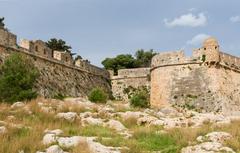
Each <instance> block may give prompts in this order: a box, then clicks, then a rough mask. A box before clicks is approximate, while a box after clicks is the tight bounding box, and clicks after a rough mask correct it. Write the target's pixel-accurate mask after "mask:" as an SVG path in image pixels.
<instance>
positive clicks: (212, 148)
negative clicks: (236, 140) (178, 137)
mask: <svg viewBox="0 0 240 153" xmlns="http://www.w3.org/2000/svg"><path fill="white" fill-rule="evenodd" d="M220 152H227V153H235V152H234V151H233V150H232V149H231V148H228V147H223V146H222V144H221V143H218V142H204V143H201V144H198V145H195V146H188V147H186V148H183V149H182V150H181V153H220Z"/></svg>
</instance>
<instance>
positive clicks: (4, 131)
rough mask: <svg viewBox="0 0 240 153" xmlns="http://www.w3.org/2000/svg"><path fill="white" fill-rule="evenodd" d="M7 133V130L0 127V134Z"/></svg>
mask: <svg viewBox="0 0 240 153" xmlns="http://www.w3.org/2000/svg"><path fill="white" fill-rule="evenodd" d="M6 132H7V128H6V127H5V126H0V134H4V133H6Z"/></svg>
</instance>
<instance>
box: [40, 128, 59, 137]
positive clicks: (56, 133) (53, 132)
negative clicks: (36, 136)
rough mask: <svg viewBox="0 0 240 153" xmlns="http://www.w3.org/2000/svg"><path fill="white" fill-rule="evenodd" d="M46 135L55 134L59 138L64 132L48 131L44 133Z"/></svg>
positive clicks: (57, 130)
mask: <svg viewBox="0 0 240 153" xmlns="http://www.w3.org/2000/svg"><path fill="white" fill-rule="evenodd" d="M44 133H46V134H55V135H57V136H59V135H61V134H63V131H62V130H60V129H55V130H48V129H47V130H45V131H44Z"/></svg>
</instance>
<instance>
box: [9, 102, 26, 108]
mask: <svg viewBox="0 0 240 153" xmlns="http://www.w3.org/2000/svg"><path fill="white" fill-rule="evenodd" d="M24 106H25V103H23V102H16V103H14V104H12V105H11V108H12V109H16V108H22V107H24Z"/></svg>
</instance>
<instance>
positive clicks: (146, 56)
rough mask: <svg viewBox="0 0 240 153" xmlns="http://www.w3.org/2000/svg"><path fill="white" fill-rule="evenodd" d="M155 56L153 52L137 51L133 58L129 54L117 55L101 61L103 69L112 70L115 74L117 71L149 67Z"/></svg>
mask: <svg viewBox="0 0 240 153" xmlns="http://www.w3.org/2000/svg"><path fill="white" fill-rule="evenodd" d="M154 55H156V53H155V52H154V51H153V50H149V51H144V50H143V49H141V50H138V51H137V52H136V53H135V57H134V56H132V55H130V54H121V55H117V56H116V57H114V58H106V59H105V60H103V61H102V64H103V65H104V67H105V69H107V70H113V71H114V74H117V71H118V70H119V69H124V68H140V67H150V64H151V59H152V57H153V56H154Z"/></svg>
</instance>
